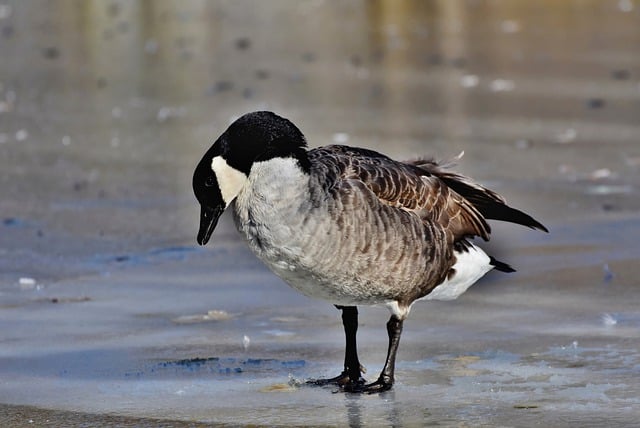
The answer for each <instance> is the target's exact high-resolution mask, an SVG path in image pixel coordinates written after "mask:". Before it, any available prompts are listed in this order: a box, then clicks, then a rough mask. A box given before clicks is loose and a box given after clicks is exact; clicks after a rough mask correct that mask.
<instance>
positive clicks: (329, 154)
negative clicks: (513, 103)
mask: <svg viewBox="0 0 640 428" xmlns="http://www.w3.org/2000/svg"><path fill="white" fill-rule="evenodd" d="M193 190H194V193H195V196H196V199H197V200H198V202H199V204H200V208H201V209H200V228H199V232H198V235H197V242H198V243H199V244H200V245H206V244H207V242H208V241H209V239H210V237H211V235H212V233H213V230H214V229H215V227H216V224H217V222H218V219H219V217H220V215H221V214H222V213H223V212H224V211H225V209H226V208H228V207H232V211H233V217H234V222H235V225H236V228H237V229H238V231H239V232H240V233H241V234H242V235H244V237H245V238H246V241H247V243H248V246H249V247H250V249H251V250H252V251H253V252H254V253H255V255H256V256H257V257H258V258H259V259H260V260H262V262H264V263H265V264H266V266H268V267H269V268H270V269H271V270H272V271H273V272H274V273H275V274H276V275H278V276H279V277H281V278H282V279H283V280H284V281H285V282H287V283H288V284H289V285H291V286H292V287H293V288H295V289H297V290H298V291H300V292H302V293H303V294H305V295H307V296H309V297H312V298H317V299H322V300H325V301H327V302H329V303H332V304H333V305H335V306H336V307H337V308H338V309H339V310H341V311H342V323H343V328H344V333H345V338H346V346H345V359H344V370H343V371H342V373H340V374H339V375H338V376H336V377H332V378H328V379H318V380H315V381H312V382H313V383H314V384H317V385H327V384H333V385H338V387H339V390H343V391H346V392H353V393H377V392H382V391H387V390H389V389H391V388H392V386H393V383H394V369H395V361H396V353H397V350H398V345H399V342H400V336H401V333H402V327H403V322H404V320H405V319H406V318H407V316H408V314H409V312H410V310H411V307H412V305H413V303H414V302H416V301H418V300H423V299H424V300H451V299H455V298H457V297H458V296H460V295H461V294H462V293H464V292H465V291H466V290H467V289H468V288H469V287H470V286H471V285H472V284H473V283H474V282H476V281H477V280H478V279H480V278H481V277H482V276H483V275H484V274H486V273H487V272H489V271H490V270H492V269H496V270H497V271H502V272H513V271H514V270H513V269H512V268H511V266H509V265H508V264H506V263H503V262H500V261H498V260H496V259H495V258H493V257H491V256H488V255H487V254H486V253H485V252H484V251H483V250H482V249H481V248H480V247H478V246H476V244H474V243H473V242H472V239H473V238H474V237H478V238H481V239H483V240H485V241H486V240H488V239H489V236H490V232H491V228H490V226H489V224H488V223H487V220H488V219H490V220H502V221H506V222H511V223H516V224H520V225H523V226H527V227H529V228H532V229H539V230H542V231H545V232H548V230H547V229H546V228H545V226H543V225H542V224H541V223H539V222H538V221H536V220H534V219H533V218H532V217H531V216H529V215H527V214H525V213H524V212H522V211H519V210H517V209H514V208H511V207H509V206H508V205H506V202H505V200H504V198H502V197H501V196H500V195H498V194H497V193H495V192H493V191H491V190H489V189H487V188H485V187H483V186H482V185H480V184H477V183H476V182H474V181H473V180H472V179H470V178H468V177H465V176H463V175H460V174H457V173H455V172H452V171H450V170H449V169H447V168H446V167H445V166H444V165H440V164H439V163H437V162H435V161H433V160H430V159H418V160H414V161H407V162H399V161H395V160H392V159H391V158H389V157H387V156H385V155H383V154H381V153H378V152H375V151H372V150H368V149H364V148H358V147H349V146H344V145H329V146H325V147H319V148H314V149H308V148H307V142H306V139H305V137H304V135H303V134H302V132H301V131H300V130H299V129H298V128H297V127H296V126H295V125H294V124H293V123H292V122H291V121H289V120H288V119H285V118H283V117H281V116H278V115H276V114H275V113H273V112H269V111H257V112H252V113H247V114H245V115H243V116H241V117H240V118H238V119H237V120H236V121H234V122H233V123H232V124H231V125H230V126H229V127H228V129H227V130H226V131H225V132H224V133H223V134H222V135H221V136H220V137H219V138H218V139H217V140H216V141H215V143H214V144H213V145H212V146H211V148H209V150H207V152H206V153H205V154H204V156H203V157H202V160H200V162H199V163H198V165H197V167H196V169H195V172H194V175H193ZM359 305H384V306H386V307H387V308H388V309H389V310H390V312H391V317H390V318H389V320H388V322H387V335H388V349H387V356H386V360H385V364H384V367H383V369H382V371H381V373H380V375H379V377H378V378H377V380H375V381H374V382H372V383H367V382H366V381H365V380H364V379H363V378H362V373H363V372H364V368H363V367H362V365H361V364H360V360H359V358H358V352H357V345H356V333H357V329H358V306H359Z"/></svg>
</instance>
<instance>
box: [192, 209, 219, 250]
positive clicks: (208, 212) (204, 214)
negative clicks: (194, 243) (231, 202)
mask: <svg viewBox="0 0 640 428" xmlns="http://www.w3.org/2000/svg"><path fill="white" fill-rule="evenodd" d="M223 211H224V207H223V206H217V207H215V208H209V207H205V206H204V205H201V206H200V230H199V231H198V244H200V245H206V243H207V242H209V238H211V234H212V233H213V229H215V228H216V225H217V224H218V219H219V218H220V215H222V212H223Z"/></svg>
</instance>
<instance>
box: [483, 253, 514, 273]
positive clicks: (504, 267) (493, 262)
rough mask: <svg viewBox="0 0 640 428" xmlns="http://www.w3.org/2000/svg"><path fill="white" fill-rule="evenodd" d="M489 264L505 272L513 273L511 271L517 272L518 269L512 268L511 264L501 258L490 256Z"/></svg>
mask: <svg viewBox="0 0 640 428" xmlns="http://www.w3.org/2000/svg"><path fill="white" fill-rule="evenodd" d="M489 264H490V265H491V266H493V268H494V269H495V270H497V271H500V272H505V273H511V272H515V271H516V270H515V269H514V268H512V267H511V266H510V265H508V264H506V263H504V262H501V261H500V260H496V259H495V258H493V257H491V256H489Z"/></svg>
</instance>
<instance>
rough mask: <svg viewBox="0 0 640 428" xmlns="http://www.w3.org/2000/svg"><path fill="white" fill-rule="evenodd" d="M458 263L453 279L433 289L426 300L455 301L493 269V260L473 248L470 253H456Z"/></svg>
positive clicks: (476, 248)
mask: <svg viewBox="0 0 640 428" xmlns="http://www.w3.org/2000/svg"><path fill="white" fill-rule="evenodd" d="M455 255H456V258H457V261H456V264H455V265H453V268H452V269H455V273H454V274H453V276H452V277H451V278H448V279H445V280H444V282H443V283H442V284H440V285H438V286H437V287H436V288H434V289H433V291H432V292H431V293H429V294H428V295H426V296H425V297H423V298H422V299H424V300H453V299H457V298H458V296H460V295H461V294H462V293H464V292H465V291H467V289H468V288H469V287H471V286H472V285H473V284H474V283H475V282H476V281H477V280H479V279H480V278H482V276H483V275H484V274H485V273H487V272H489V271H490V270H491V269H493V266H492V265H491V259H490V258H489V256H487V254H486V253H485V252H484V251H482V249H480V248H478V247H476V246H473V245H472V246H471V247H469V250H468V251H461V252H456V253H455Z"/></svg>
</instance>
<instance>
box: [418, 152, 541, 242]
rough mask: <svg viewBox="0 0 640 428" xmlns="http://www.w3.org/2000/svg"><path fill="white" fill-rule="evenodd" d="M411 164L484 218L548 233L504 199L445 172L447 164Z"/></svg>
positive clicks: (421, 161) (476, 184)
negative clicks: (459, 196)
mask: <svg viewBox="0 0 640 428" xmlns="http://www.w3.org/2000/svg"><path fill="white" fill-rule="evenodd" d="M411 163H412V164H413V165H415V166H417V167H418V168H421V169H424V170H426V171H429V172H430V173H432V174H434V175H436V176H437V177H438V178H440V179H441V180H442V181H444V183H445V184H446V185H447V186H448V187H449V188H451V189H453V190H454V191H455V192H456V193H458V194H460V195H461V196H462V197H464V198H465V199H466V200H468V201H469V202H471V204H472V205H473V206H474V207H475V208H476V209H477V210H478V211H479V212H480V214H482V216H483V217H484V218H486V219H488V220H500V221H506V222H510V223H516V224H520V225H522V226H526V227H529V228H531V229H539V230H542V231H544V232H547V233H548V232H549V230H548V229H547V228H546V227H545V226H544V225H543V224H542V223H540V222H538V221H537V220H535V219H534V218H533V217H531V216H530V215H528V214H526V213H524V212H522V211H520V210H517V209H515V208H511V207H510V206H508V205H507V203H506V201H505V200H504V198H503V197H502V196H500V195H498V194H497V193H496V192H494V191H492V190H489V189H487V188H486V187H484V186H481V185H479V184H478V183H476V182H474V181H473V180H471V179H470V178H468V177H465V176H464V175H460V174H456V173H454V172H450V171H447V170H445V169H444V168H446V167H447V166H448V165H447V164H445V165H438V163H436V162H435V161H433V160H429V159H419V160H415V161H412V162H411Z"/></svg>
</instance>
